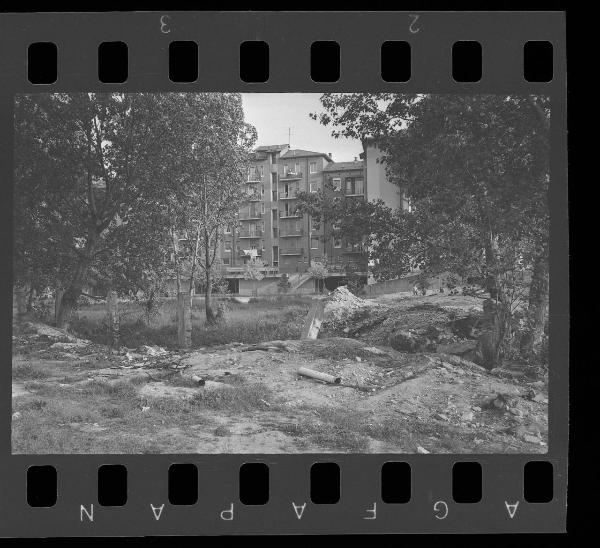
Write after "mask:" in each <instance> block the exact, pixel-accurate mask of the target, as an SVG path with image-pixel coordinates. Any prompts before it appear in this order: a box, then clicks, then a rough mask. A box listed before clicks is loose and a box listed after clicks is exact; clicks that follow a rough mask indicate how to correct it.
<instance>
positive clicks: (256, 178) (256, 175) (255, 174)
mask: <svg viewBox="0 0 600 548" xmlns="http://www.w3.org/2000/svg"><path fill="white" fill-rule="evenodd" d="M261 181H262V176H261V174H260V171H258V169H251V170H250V172H249V173H248V178H247V180H246V182H247V183H260V182H261Z"/></svg>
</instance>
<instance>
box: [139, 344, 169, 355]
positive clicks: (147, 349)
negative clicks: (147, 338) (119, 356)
mask: <svg viewBox="0 0 600 548" xmlns="http://www.w3.org/2000/svg"><path fill="white" fill-rule="evenodd" d="M140 350H141V351H142V352H144V353H145V354H148V356H164V355H165V354H168V352H167V351H166V350H165V349H164V348H162V347H160V346H147V345H144V346H142V347H140Z"/></svg>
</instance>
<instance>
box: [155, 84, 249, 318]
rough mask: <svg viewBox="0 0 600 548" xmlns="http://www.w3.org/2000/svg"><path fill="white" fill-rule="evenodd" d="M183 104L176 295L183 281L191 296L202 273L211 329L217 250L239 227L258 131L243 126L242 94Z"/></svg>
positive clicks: (201, 96)
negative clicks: (232, 229) (227, 230)
mask: <svg viewBox="0 0 600 548" xmlns="http://www.w3.org/2000/svg"><path fill="white" fill-rule="evenodd" d="M183 101H184V104H183V105H182V109H183V110H184V111H185V120H186V123H185V128H184V130H183V135H182V142H181V143H180V144H179V146H180V150H181V151H182V152H183V154H181V153H180V156H179V157H177V158H175V164H176V173H177V174H178V177H177V181H176V185H175V190H174V192H172V194H171V195H170V197H169V202H168V206H167V208H166V210H167V212H168V216H169V218H170V219H171V226H170V235H171V240H172V247H173V257H174V263H175V264H174V267H175V275H176V281H177V290H178V293H179V292H181V291H182V289H183V280H182V279H183V278H184V277H185V278H186V282H187V286H186V287H185V291H186V292H188V291H189V292H190V294H191V292H192V289H193V288H194V286H195V280H196V276H197V275H198V270H199V271H200V274H201V275H202V279H203V280H202V281H203V284H202V285H203V286H204V294H205V309H206V321H207V323H208V324H212V323H215V322H216V316H215V313H214V311H213V309H212V305H211V295H212V289H213V285H214V282H215V280H216V279H217V278H218V277H219V273H218V272H217V271H216V270H217V269H218V266H219V264H220V263H219V254H218V251H219V248H220V244H221V242H222V237H223V233H224V230H225V228H226V227H227V226H234V225H235V224H236V222H237V213H238V211H239V207H240V205H241V204H242V203H243V202H244V200H245V197H244V194H243V192H242V190H243V184H244V178H245V175H246V173H247V170H248V167H249V165H250V154H251V152H252V147H253V145H254V143H255V141H256V130H255V129H254V127H253V126H251V125H249V124H247V123H246V122H245V121H244V112H243V109H242V101H241V96H240V94H238V93H195V94H186V95H185V96H184V98H183ZM182 156H183V157H182ZM182 236H183V238H182ZM182 259H183V260H182Z"/></svg>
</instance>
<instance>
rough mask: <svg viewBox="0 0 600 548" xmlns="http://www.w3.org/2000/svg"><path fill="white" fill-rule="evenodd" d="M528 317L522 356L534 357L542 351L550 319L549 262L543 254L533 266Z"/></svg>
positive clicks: (522, 341) (522, 342)
mask: <svg viewBox="0 0 600 548" xmlns="http://www.w3.org/2000/svg"><path fill="white" fill-rule="evenodd" d="M527 315H528V324H529V325H528V330H527V332H526V333H525V334H524V336H523V338H522V339H521V354H522V355H523V356H525V357H532V356H534V355H535V354H536V353H538V352H539V350H540V346H541V343H542V341H543V338H544V330H545V327H546V320H547V317H548V261H547V257H546V256H545V255H543V254H541V255H539V256H538V257H537V258H536V260H535V263H534V265H533V273H532V277H531V284H530V286H529V308H528V311H527Z"/></svg>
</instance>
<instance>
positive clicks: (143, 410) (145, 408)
mask: <svg viewBox="0 0 600 548" xmlns="http://www.w3.org/2000/svg"><path fill="white" fill-rule="evenodd" d="M149 409H150V406H149V405H144V406H142V413H145V412H146V411H148V410H149Z"/></svg>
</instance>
